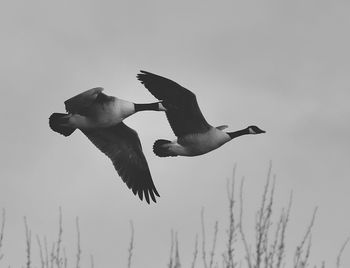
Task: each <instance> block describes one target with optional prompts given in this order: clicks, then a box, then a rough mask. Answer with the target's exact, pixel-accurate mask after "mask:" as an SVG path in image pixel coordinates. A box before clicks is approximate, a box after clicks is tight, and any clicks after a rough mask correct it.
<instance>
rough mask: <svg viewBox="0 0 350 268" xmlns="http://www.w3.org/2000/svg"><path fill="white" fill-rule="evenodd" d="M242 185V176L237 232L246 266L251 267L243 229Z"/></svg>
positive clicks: (249, 253) (250, 258)
mask: <svg viewBox="0 0 350 268" xmlns="http://www.w3.org/2000/svg"><path fill="white" fill-rule="evenodd" d="M243 185H244V177H243V178H242V181H241V187H240V194H239V199H240V209H239V223H238V229H239V232H240V234H241V238H242V242H243V245H244V250H245V253H246V255H245V259H246V261H247V265H248V268H253V265H252V257H251V252H250V248H249V246H248V242H247V239H246V238H245V233H244V230H243Z"/></svg>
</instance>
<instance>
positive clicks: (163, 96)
mask: <svg viewBox="0 0 350 268" xmlns="http://www.w3.org/2000/svg"><path fill="white" fill-rule="evenodd" d="M140 72H141V73H139V74H138V75H137V78H138V80H140V81H141V83H142V84H144V86H145V87H146V88H147V89H148V90H149V91H150V92H151V94H152V95H153V96H155V97H156V98H157V99H158V100H160V101H162V105H163V106H164V107H165V108H166V111H165V113H166V116H167V118H168V121H169V124H170V126H171V128H172V130H173V132H174V134H175V135H176V136H177V139H176V140H174V141H169V140H164V139H159V140H156V141H155V143H154V145H153V152H154V153H155V154H156V155H157V156H159V157H166V156H178V155H180V156H197V155H202V154H206V153H208V152H210V151H212V150H215V149H217V148H219V147H220V146H222V145H223V144H225V143H226V142H229V141H230V140H232V139H234V138H236V137H239V136H242V135H246V134H260V133H265V131H263V130H261V129H260V128H258V127H257V126H248V127H247V128H245V129H241V130H238V131H235V132H225V131H223V130H224V129H225V128H227V126H226V125H224V126H219V127H213V126H211V125H210V124H209V123H208V122H207V121H206V120H205V118H204V116H203V114H202V112H201V110H200V109H199V106H198V103H197V99H196V95H195V94H194V93H192V92H191V91H189V90H188V89H186V88H184V87H182V86H180V85H179V84H177V83H175V82H174V81H172V80H169V79H167V78H165V77H162V76H159V75H156V74H152V73H149V72H146V71H140Z"/></svg>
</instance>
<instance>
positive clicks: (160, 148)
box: [153, 140, 177, 157]
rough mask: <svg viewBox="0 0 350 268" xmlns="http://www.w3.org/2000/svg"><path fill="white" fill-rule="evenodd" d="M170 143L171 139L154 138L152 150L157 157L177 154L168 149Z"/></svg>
mask: <svg viewBox="0 0 350 268" xmlns="http://www.w3.org/2000/svg"><path fill="white" fill-rule="evenodd" d="M170 143H171V141H168V140H156V141H155V142H154V144H153V152H154V153H155V155H157V156H159V157H167V156H177V155H176V154H174V153H173V152H171V151H170V150H169V146H168V145H170Z"/></svg>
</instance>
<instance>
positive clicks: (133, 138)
mask: <svg viewBox="0 0 350 268" xmlns="http://www.w3.org/2000/svg"><path fill="white" fill-rule="evenodd" d="M102 90H103V88H93V89H90V90H87V91H85V92H83V93H80V94H78V95H76V96H74V97H72V98H70V99H68V100H66V101H65V102H64V104H65V107H66V111H67V113H53V114H52V115H51V116H50V118H49V125H50V127H51V129H52V130H53V131H55V132H58V133H60V134H62V135H64V136H69V135H71V134H72V133H73V132H74V131H75V130H76V129H79V130H81V131H82V132H83V133H84V134H85V136H86V137H87V138H88V139H89V140H90V141H91V142H92V143H93V144H94V145H95V146H96V147H97V148H98V149H100V150H101V151H102V152H103V153H104V154H106V155H107V156H108V157H109V158H110V159H111V160H112V163H113V165H114V168H115V169H116V171H117V172H118V174H119V176H120V177H121V178H122V180H123V181H124V182H125V183H126V184H127V186H128V187H129V188H130V189H131V190H132V191H133V193H134V194H135V195H136V194H138V196H139V198H140V199H141V200H142V199H143V196H144V197H145V199H146V201H147V203H149V202H150V197H151V199H152V200H153V201H154V202H156V198H155V196H159V194H158V191H157V189H156V187H155V186H154V183H153V180H152V177H151V173H150V170H149V167H148V164H147V161H146V158H145V156H144V154H143V152H142V147H141V142H140V139H139V137H138V135H137V132H136V131H135V130H133V129H131V128H130V127H128V126H127V125H125V124H124V123H123V122H122V121H123V120H124V119H125V118H127V117H129V116H130V115H132V114H134V113H136V112H139V111H145V110H154V111H165V108H164V107H163V105H162V104H161V102H156V103H146V104H135V103H132V102H129V101H126V100H122V99H119V98H116V97H112V96H108V95H105V94H104V93H102Z"/></svg>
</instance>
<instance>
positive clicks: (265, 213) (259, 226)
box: [255, 163, 274, 268]
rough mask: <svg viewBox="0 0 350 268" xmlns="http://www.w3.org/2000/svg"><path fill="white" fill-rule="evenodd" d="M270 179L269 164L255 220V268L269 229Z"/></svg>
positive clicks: (265, 243)
mask: <svg viewBox="0 0 350 268" xmlns="http://www.w3.org/2000/svg"><path fill="white" fill-rule="evenodd" d="M270 178H271V163H270V166H269V170H268V174H267V180H266V183H265V187H264V192H263V195H262V201H261V207H260V209H259V211H258V212H257V219H256V223H255V232H256V245H255V247H256V250H255V254H256V257H255V267H257V268H259V267H260V265H261V262H262V258H263V255H264V254H265V253H266V250H267V249H266V246H267V243H268V241H267V239H268V232H269V227H270V218H271V212H272V203H273V191H274V186H273V187H272V188H271V193H270V196H269V194H268V190H269V186H270Z"/></svg>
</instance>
